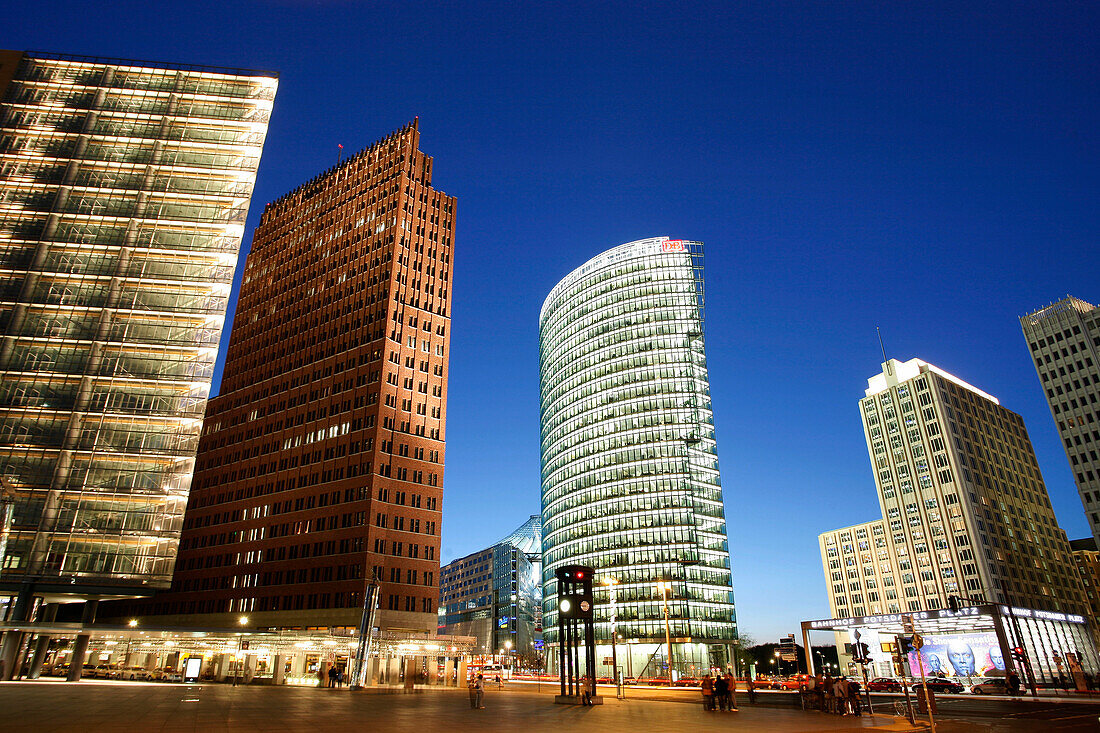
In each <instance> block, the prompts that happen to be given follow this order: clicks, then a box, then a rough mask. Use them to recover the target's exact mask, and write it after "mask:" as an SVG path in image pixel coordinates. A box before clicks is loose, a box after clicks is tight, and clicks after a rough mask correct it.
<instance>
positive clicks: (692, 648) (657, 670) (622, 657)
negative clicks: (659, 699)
mask: <svg viewBox="0 0 1100 733" xmlns="http://www.w3.org/2000/svg"><path fill="white" fill-rule="evenodd" d="M543 652H544V658H545V660H546V672H547V673H548V674H557V673H558V659H559V656H558V646H557V645H556V644H547V645H546V646H545V648H544V649H543ZM584 656H585V655H584V647H583V645H582V646H581V648H580V649H579V650H578V657H579V659H580V660H581V665H582V666H581V668H582V669H583V668H584V666H583V665H584ZM734 659H735V655H734V654H733V645H732V643H731V642H727V641H723V642H720V643H713V644H709V643H704V642H685V641H678V640H676V639H673V641H672V659H671V662H672V663H671V665H670V664H669V655H668V647H667V646H666V645H665V643H664V641H663V640H662V641H659V642H657V641H648V640H641V639H624V640H623V641H620V642H618V643H616V644H615V647H614V649H612V645H611V643H610V642H609V641H603V640H601V641H599V642H597V644H596V676H597V677H601V678H603V677H607V678H612V677H613V674H612V665H613V664H615V665H617V667H618V670H619V674H620V675H621V676H622V677H623V678H631V677H633V678H635V679H654V680H656V679H668V677H669V668H670V666H671V677H672V680H673V681H675V680H678V679H682V678H685V677H691V678H696V679H697V678H699V677H702V676H703V675H704V674H706V673H708V672H710V673H712V674H713V673H714V672H715V671H717V670H722V671H725V670H726V669H727V668H730V669H732V666H731V665H733V664H734ZM737 671H740V670H737Z"/></svg>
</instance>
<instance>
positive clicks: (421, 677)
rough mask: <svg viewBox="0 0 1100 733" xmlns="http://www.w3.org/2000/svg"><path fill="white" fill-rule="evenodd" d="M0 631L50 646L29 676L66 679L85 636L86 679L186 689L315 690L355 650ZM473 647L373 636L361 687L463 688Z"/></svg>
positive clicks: (333, 638) (268, 637)
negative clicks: (188, 684) (226, 685)
mask: <svg viewBox="0 0 1100 733" xmlns="http://www.w3.org/2000/svg"><path fill="white" fill-rule="evenodd" d="M0 630H5V631H17V632H19V633H23V634H27V635H37V638H39V639H47V640H48V644H49V646H48V651H47V653H46V654H45V655H44V657H45V659H44V663H43V665H42V667H41V669H40V670H36V671H35V673H34V674H32V675H31V676H38V674H39V672H41V673H42V674H45V675H50V674H53V675H57V676H64V675H66V674H67V673H68V664H69V661H70V660H71V659H72V657H73V646H74V641H75V640H76V639H77V638H78V637H79V636H81V635H87V636H88V637H89V638H90V641H89V643H88V651H87V655H86V656H85V660H84V664H85V665H86V666H85V670H84V672H85V673H84V676H85V677H109V678H111V679H137V680H147V679H171V680H172V681H176V678H174V677H171V676H170V675H171V673H174V674H175V675H178V677H179V679H182V680H187V681H191V680H195V681H212V682H233V681H237V682H239V683H243V684H276V685H282V684H286V685H308V686H317V685H319V684H328V680H329V674H328V672H329V669H331V668H335V669H337V670H339V671H340V672H342V673H343V679H344V680H345V681H346V680H347V678H348V674H347V670H349V668H350V665H351V664H352V661H353V657H354V654H355V649H356V645H357V635H356V634H355V630H354V629H347V630H333V631H321V630H315V631H310V630H301V631H255V630H248V631H234V630H228V629H182V628H174V629H173V628H141V627H136V626H135V627H130V626H107V625H96V626H93V627H82V626H81V625H80V624H66V623H54V624H38V623H31V624H22V625H16V624H0ZM474 643H475V640H474V639H473V638H472V637H466V636H444V635H428V634H416V633H408V634H401V633H395V632H378V631H377V630H376V631H375V633H374V636H373V639H372V642H371V649H372V652H371V654H370V658H369V661H368V664H367V665H366V679H367V680H368V681H369V682H368V684H370V685H383V686H385V685H404V684H405V682H406V679H407V678H408V677H409V676H410V675H411V679H412V682H413V683H415V684H418V685H449V686H463V685H465V668H466V664H467V662H468V660H469V658H470V654H471V652H472V651H473V647H474ZM21 666H22V665H21ZM96 668H99V670H98V671H97V670H96Z"/></svg>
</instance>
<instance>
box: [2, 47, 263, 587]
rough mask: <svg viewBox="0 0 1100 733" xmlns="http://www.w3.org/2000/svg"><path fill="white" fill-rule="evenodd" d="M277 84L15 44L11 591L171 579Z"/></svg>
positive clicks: (6, 283) (6, 240)
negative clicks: (30, 50) (25, 50)
mask: <svg viewBox="0 0 1100 733" xmlns="http://www.w3.org/2000/svg"><path fill="white" fill-rule="evenodd" d="M277 84H278V82H277V79H276V78H275V77H274V75H265V74H261V73H259V72H247V71H240V70H229V69H214V68H205V67H192V66H187V67H183V66H180V67H172V68H169V67H163V66H159V65H158V66H157V67H156V68H153V67H151V66H147V65H143V64H140V63H139V62H132V61H116V60H104V59H89V58H77V57H65V56H50V55H42V54H35V55H29V54H22V53H19V52H0V99H2V100H3V101H2V103H0V268H2V270H0V279H2V282H3V284H2V288H3V297H2V300H0V333H2V334H3V341H2V344H0V369H2V370H3V382H2V387H0V472H2V474H3V476H4V478H5V480H6V481H7V482H9V483H10V485H11V487H12V488H14V490H15V491H16V492H17V494H16V497H17V498H16V503H15V511H14V518H13V525H12V528H11V529H12V531H11V535H10V538H9V541H8V544H7V550H6V554H5V555H4V557H3V558H2V565H0V592H3V591H8V592H14V591H20V592H21V593H23V594H28V593H30V594H42V595H49V594H51V593H52V594H55V595H56V594H57V593H60V592H67V593H71V594H73V595H76V596H79V595H80V594H86V595H88V594H102V595H110V594H112V593H118V594H119V595H125V594H142V593H146V592H148V591H149V590H151V589H153V588H161V587H167V586H168V584H169V581H170V580H171V577H172V566H173V563H174V560H175V557H176V549H177V544H178V542H179V535H180V528H181V524H182V521H183V513H184V506H185V504H186V502H187V496H188V491H189V488H190V484H191V474H192V470H193V468H194V457H195V450H196V447H197V445H198V439H199V432H200V429H201V427H202V418H203V411H204V408H205V405H206V400H207V396H208V394H209V391H210V382H211V377H212V374H213V369H214V360H215V357H216V356H217V351H218V342H219V339H220V337H221V332H222V324H223V321H224V318H225V312H226V305H227V301H228V298H229V291H230V286H231V281H232V278H233V270H234V267H235V265H236V262H237V255H238V251H239V249H240V244H241V237H242V234H243V231H244V225H245V217H246V215H247V212H248V206H249V200H250V198H251V195H252V187H253V183H254V182H255V178H256V169H257V166H258V165H259V162H260V153H261V150H262V147H263V143H264V137H265V135H266V132H267V125H268V118H269V116H270V114H271V107H272V102H273V100H274V97H275V91H276V87H277Z"/></svg>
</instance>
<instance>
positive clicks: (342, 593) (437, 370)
mask: <svg viewBox="0 0 1100 733" xmlns="http://www.w3.org/2000/svg"><path fill="white" fill-rule="evenodd" d="M418 143H419V131H418V129H417V124H416V122H415V121H414V122H413V123H411V124H409V125H408V126H406V127H404V128H402V129H401V130H399V131H397V132H395V133H393V134H391V135H390V136H389V137H386V138H385V139H383V140H380V141H379V142H377V143H375V144H374V145H371V146H370V147H369V148H367V149H366V150H363V151H362V152H360V153H358V154H356V155H354V156H352V157H351V158H349V159H348V160H346V161H344V162H343V163H341V164H339V165H338V166H336V167H335V168H332V169H330V170H328V171H325V172H324V173H323V174H321V175H319V176H317V177H316V178H314V179H312V180H310V181H309V182H307V183H306V184H304V185H302V186H301V187H299V188H297V189H295V190H294V191H292V192H290V193H289V194H287V195H286V196H284V197H282V198H281V199H279V200H277V201H275V202H274V203H271V204H268V206H267V208H266V209H265V210H264V214H263V218H262V220H261V221H260V225H259V227H258V228H257V229H256V233H255V237H254V239H253V243H252V250H251V252H250V253H249V255H248V260H247V264H246V265H245V270H244V275H243V278H242V281H241V289H240V296H239V300H238V303H237V312H236V316H235V318H234V324H233V331H232V336H231V340H230V344H229V352H228V356H227V358H226V362H225V371H224V377H223V380H222V388H221V394H220V395H219V396H218V397H216V398H213V399H211V400H210V405H209V408H208V409H207V412H206V421H205V424H204V426H203V432H202V438H201V441H200V443H199V453H198V460H197V468H196V472H195V480H194V484H193V489H192V492H191V497H190V501H189V503H188V507H187V513H186V517H185V521H184V529H183V536H182V541H181V544H180V553H179V560H178V562H177V565H176V572H175V576H174V579H173V583H172V591H171V592H170V593H168V594H165V595H162V596H158V597H157V598H156V599H155V601H154V602H153V606H154V612H155V613H157V614H167V615H170V616H176V617H177V618H176V621H178V622H184V623H190V624H195V623H199V624H202V625H223V624H229V623H235V619H236V617H237V616H238V615H240V614H242V613H243V614H247V615H248V616H249V619H250V620H249V625H250V626H259V627H296V626H355V625H356V624H357V623H358V621H359V616H360V612H361V605H362V601H363V595H362V594H363V591H364V587H365V581H366V579H367V578H368V577H371V576H377V577H378V578H379V580H380V581H381V590H380V595H379V614H378V623H379V625H380V627H381V628H382V629H384V630H385V629H390V630H434V629H435V628H436V625H437V619H436V607H437V605H438V595H439V585H438V583H439V531H440V509H441V508H442V500H443V453H444V436H445V422H446V404H447V353H448V342H449V338H450V329H449V325H450V303H451V299H450V295H451V292H450V280H451V272H452V271H451V255H452V250H453V243H454V227H455V199H454V198H453V197H451V196H447V195H446V194H444V193H441V192H439V191H436V190H435V189H433V188H432V185H431V174H432V159H431V158H430V157H428V156H426V155H425V154H424V153H422V152H420V150H419V149H418ZM184 616H186V617H187V618H186V619H185V618H182V617H184ZM165 621H166V622H167V621H168V620H167V619H165Z"/></svg>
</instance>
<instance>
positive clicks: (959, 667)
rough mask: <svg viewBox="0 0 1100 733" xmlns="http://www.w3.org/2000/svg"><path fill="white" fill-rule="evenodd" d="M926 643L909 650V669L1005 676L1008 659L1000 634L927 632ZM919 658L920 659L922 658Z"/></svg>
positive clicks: (930, 674) (915, 673)
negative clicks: (1003, 649)
mask: <svg viewBox="0 0 1100 733" xmlns="http://www.w3.org/2000/svg"><path fill="white" fill-rule="evenodd" d="M922 636H923V637H924V646H923V647H921V649H920V651H913V652H909V669H911V670H912V674H913V676H915V677H916V676H920V673H921V667H922V666H923V667H924V674H925V675H926V676H928V677H1002V676H1004V674H1005V660H1004V656H1003V655H1002V654H1001V647H1000V645H999V644H998V643H997V635H996V634H994V633H993V632H987V633H978V634H923V635H922ZM918 660H919V661H918Z"/></svg>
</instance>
